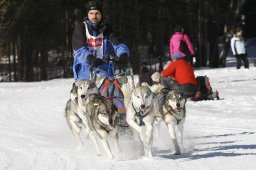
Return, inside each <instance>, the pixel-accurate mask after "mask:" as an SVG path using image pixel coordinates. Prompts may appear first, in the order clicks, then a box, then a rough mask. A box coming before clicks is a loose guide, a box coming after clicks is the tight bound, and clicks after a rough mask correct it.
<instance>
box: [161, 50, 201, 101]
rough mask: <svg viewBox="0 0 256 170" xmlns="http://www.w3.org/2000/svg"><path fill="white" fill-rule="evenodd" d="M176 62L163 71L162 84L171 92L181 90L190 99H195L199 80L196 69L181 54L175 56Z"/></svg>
mask: <svg viewBox="0 0 256 170" xmlns="http://www.w3.org/2000/svg"><path fill="white" fill-rule="evenodd" d="M173 57H174V58H173V59H174V61H173V62H172V63H171V64H169V65H168V66H167V68H165V69H164V70H163V71H162V73H161V74H162V79H161V84H162V85H163V86H164V87H165V88H169V89H171V90H181V91H183V92H184V93H185V95H186V96H188V97H193V96H194V95H195V93H196V91H197V87H198V86H197V85H198V82H197V79H196V77H195V74H194V69H193V67H192V65H191V64H189V63H188V62H187V61H186V60H184V57H183V56H182V55H181V54H180V53H179V52H177V53H175V54H174V55H173Z"/></svg>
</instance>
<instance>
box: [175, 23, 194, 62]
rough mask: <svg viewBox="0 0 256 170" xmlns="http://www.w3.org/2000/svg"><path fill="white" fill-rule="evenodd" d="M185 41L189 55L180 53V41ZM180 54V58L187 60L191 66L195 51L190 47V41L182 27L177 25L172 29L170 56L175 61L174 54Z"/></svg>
mask: <svg viewBox="0 0 256 170" xmlns="http://www.w3.org/2000/svg"><path fill="white" fill-rule="evenodd" d="M182 40H183V41H185V42H186V45H187V48H188V50H189V52H190V54H185V53H183V52H181V51H180V44H181V41H182ZM177 52H180V53H181V55H182V58H184V59H185V60H187V61H188V62H189V63H190V64H192V65H193V56H194V55H195V50H194V48H193V47H192V44H191V41H190V39H189V37H188V35H187V34H185V33H184V29H183V26H181V25H177V26H176V27H175V29H174V34H173V35H172V37H171V39H170V56H171V59H172V60H175V58H174V54H175V53H177Z"/></svg>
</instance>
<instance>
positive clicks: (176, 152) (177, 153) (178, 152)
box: [173, 151, 181, 155]
mask: <svg viewBox="0 0 256 170" xmlns="http://www.w3.org/2000/svg"><path fill="white" fill-rule="evenodd" d="M180 154H181V153H180V151H175V152H174V153H173V155H180Z"/></svg>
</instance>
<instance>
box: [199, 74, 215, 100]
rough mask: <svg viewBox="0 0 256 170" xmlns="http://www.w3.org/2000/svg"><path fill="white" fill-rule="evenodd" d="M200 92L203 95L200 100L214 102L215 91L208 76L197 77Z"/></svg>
mask: <svg viewBox="0 0 256 170" xmlns="http://www.w3.org/2000/svg"><path fill="white" fill-rule="evenodd" d="M196 79H197V82H198V85H199V91H200V93H201V95H200V97H199V98H198V100H213V99H214V98H213V91H212V87H211V84H210V79H209V77H207V76H197V77H196Z"/></svg>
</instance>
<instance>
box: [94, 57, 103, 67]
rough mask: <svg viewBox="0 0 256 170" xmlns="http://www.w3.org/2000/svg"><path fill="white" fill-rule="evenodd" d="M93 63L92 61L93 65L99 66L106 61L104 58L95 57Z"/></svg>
mask: <svg viewBox="0 0 256 170" xmlns="http://www.w3.org/2000/svg"><path fill="white" fill-rule="evenodd" d="M91 63H92V65H94V66H99V65H102V64H103V63H104V62H103V60H102V59H100V58H95V59H94V60H93V61H92V62H91Z"/></svg>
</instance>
